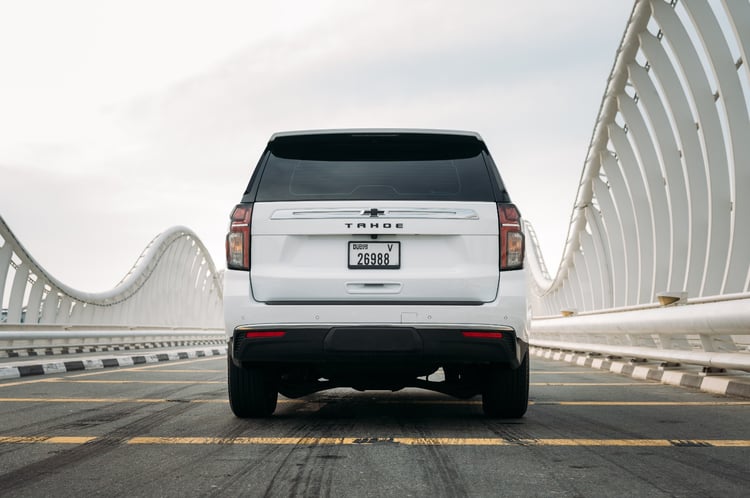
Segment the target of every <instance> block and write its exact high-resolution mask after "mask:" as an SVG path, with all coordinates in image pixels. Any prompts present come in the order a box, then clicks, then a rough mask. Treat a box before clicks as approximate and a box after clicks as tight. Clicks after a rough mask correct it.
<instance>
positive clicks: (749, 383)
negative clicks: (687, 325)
mask: <svg viewBox="0 0 750 498" xmlns="http://www.w3.org/2000/svg"><path fill="white" fill-rule="evenodd" d="M529 349H530V352H531V354H532V355H534V356H537V357H539V358H545V359H548V360H557V361H566V362H568V363H574V364H576V365H578V366H582V367H589V368H596V369H599V370H609V371H610V372H613V373H616V374H621V375H627V376H629V377H632V378H634V379H640V380H653V381H657V382H661V383H663V384H669V385H673V386H681V387H689V388H693V389H699V390H701V391H705V392H709V393H713V394H723V395H727V396H739V397H742V398H750V376H730V375H701V374H700V373H696V372H689V371H679V370H670V369H665V368H660V367H659V365H655V364H650V365H649V364H644V365H639V364H637V363H636V364H633V363H630V362H628V361H626V360H616V359H610V358H604V357H596V356H591V355H587V354H585V353H583V354H582V353H571V352H568V351H556V350H552V349H547V348H540V347H535V346H532V347H531V348H529Z"/></svg>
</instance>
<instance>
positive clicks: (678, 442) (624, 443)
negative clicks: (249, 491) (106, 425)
mask: <svg viewBox="0 0 750 498" xmlns="http://www.w3.org/2000/svg"><path fill="white" fill-rule="evenodd" d="M97 439H100V438H97V437H93V436H0V444H38V443H43V444H84V443H88V442H90V441H94V440H97ZM123 442H124V443H125V444H131V445H286V446H288V445H293V446H370V445H376V444H386V445H387V444H395V445H405V446H558V447H559V446H578V447H582V446H583V447H586V446H589V447H661V448H695V447H714V448H748V447H750V440H747V439H588V438H581V439H568V438H562V439H533V438H527V439H502V438H444V437H435V438H429V437H419V438H413V437H229V438H223V437H154V436H143V437H132V438H130V439H126V440H124V441H123Z"/></svg>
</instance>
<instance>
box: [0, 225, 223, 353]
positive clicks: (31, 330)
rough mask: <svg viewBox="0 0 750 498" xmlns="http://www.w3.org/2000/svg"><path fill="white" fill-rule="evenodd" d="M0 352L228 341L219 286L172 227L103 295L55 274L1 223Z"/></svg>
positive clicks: (193, 241)
mask: <svg viewBox="0 0 750 498" xmlns="http://www.w3.org/2000/svg"><path fill="white" fill-rule="evenodd" d="M0 304H2V314H1V315H0V350H9V349H21V348H26V349H32V348H36V349H39V348H55V347H74V346H91V345H97V346H103V345H128V344H143V343H149V344H156V343H180V344H188V343H190V344H198V343H206V342H217V341H220V340H222V339H223V330H222V327H223V320H222V282H221V275H220V273H219V272H217V270H216V268H215V266H214V263H213V261H212V260H211V257H210V255H209V253H208V251H207V250H206V248H205V247H204V245H203V243H202V242H201V241H200V239H199V238H198V237H197V236H196V235H195V234H194V233H193V232H192V231H191V230H190V229H188V228H185V227H173V228H171V229H169V230H167V231H165V232H164V233H162V234H160V235H158V236H157V237H155V238H154V239H153V240H152V241H151V243H150V244H149V245H148V246H147V247H146V249H145V250H144V251H143V253H142V254H141V256H140V257H139V258H138V259H137V261H136V263H135V264H134V265H133V267H132V268H131V270H130V271H129V272H128V273H127V275H126V276H125V278H123V279H122V281H120V283H118V284H117V285H116V286H115V287H114V288H113V289H111V290H109V291H105V292H100V293H89V292H82V291H79V290H76V289H73V288H71V287H69V286H67V285H65V284H63V283H62V282H60V281H59V280H57V279H56V278H54V277H53V276H52V275H50V274H49V273H48V272H47V271H46V270H44V268H43V267H42V266H41V265H40V264H39V263H37V261H36V260H35V259H34V258H33V257H32V256H31V255H30V254H29V253H28V251H26V249H25V248H24V247H23V245H22V244H21V243H20V242H19V241H18V239H17V238H16V237H15V236H14V235H13V233H12V232H11V230H10V228H9V227H8V226H7V224H6V223H5V221H4V220H3V219H2V217H0Z"/></svg>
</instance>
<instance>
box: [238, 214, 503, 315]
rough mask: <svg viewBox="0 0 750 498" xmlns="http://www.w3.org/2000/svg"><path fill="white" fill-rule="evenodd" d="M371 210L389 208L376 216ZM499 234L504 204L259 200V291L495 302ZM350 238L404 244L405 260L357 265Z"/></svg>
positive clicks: (255, 284) (255, 261)
mask: <svg viewBox="0 0 750 498" xmlns="http://www.w3.org/2000/svg"><path fill="white" fill-rule="evenodd" d="M451 206H452V207H451ZM369 209H378V210H379V211H382V214H380V215H378V216H377V217H372V216H369V215H368V214H366V212H367V211H368V210H369ZM363 213H364V214H363ZM498 232H499V227H498V215H497V206H496V204H495V203H487V202H460V203H444V202H443V203H440V202H435V201H421V202H420V201H327V202H268V203H256V204H254V206H253V215H252V224H251V240H252V243H251V253H250V254H251V256H250V260H251V268H252V270H251V272H250V281H251V289H252V297H253V298H254V299H255V300H256V301H260V302H275V301H283V302H288V301H316V302H321V301H367V300H372V299H374V298H376V299H378V300H393V301H398V302H404V301H407V302H408V301H420V302H424V301H442V302H448V303H450V302H461V303H474V304H476V303H480V302H484V303H488V302H492V301H493V300H494V299H495V298H496V296H497V289H498V278H499V275H500V271H499V269H498V261H499V238H498ZM372 236H377V239H373V238H372ZM349 242H363V243H367V242H398V243H399V244H400V252H401V256H400V268H399V269H350V268H349V267H348V265H347V263H348V249H347V248H348V243H349Z"/></svg>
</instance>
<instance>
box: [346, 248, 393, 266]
mask: <svg viewBox="0 0 750 498" xmlns="http://www.w3.org/2000/svg"><path fill="white" fill-rule="evenodd" d="M349 268H350V269H352V270H396V269H398V268H401V242H349Z"/></svg>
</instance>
